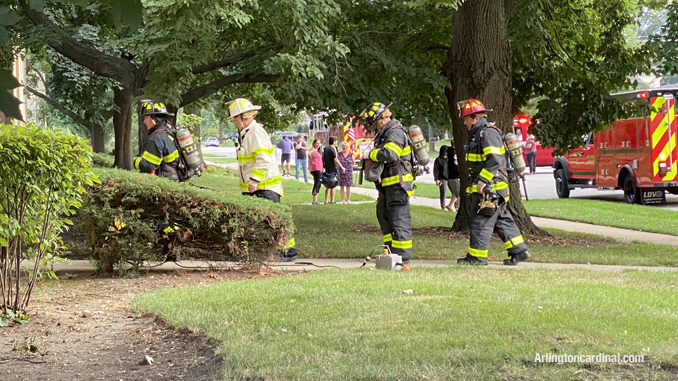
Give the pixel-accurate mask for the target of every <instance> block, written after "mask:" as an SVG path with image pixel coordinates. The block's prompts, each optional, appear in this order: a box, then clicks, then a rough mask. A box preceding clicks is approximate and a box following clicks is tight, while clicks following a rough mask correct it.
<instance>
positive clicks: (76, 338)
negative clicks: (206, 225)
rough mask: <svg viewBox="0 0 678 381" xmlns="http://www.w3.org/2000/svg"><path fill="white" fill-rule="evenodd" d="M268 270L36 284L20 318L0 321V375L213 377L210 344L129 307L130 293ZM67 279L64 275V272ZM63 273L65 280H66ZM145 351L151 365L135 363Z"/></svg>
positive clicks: (215, 367)
mask: <svg viewBox="0 0 678 381" xmlns="http://www.w3.org/2000/svg"><path fill="white" fill-rule="evenodd" d="M269 275H274V274H271V273H270V272H269V273H265V272H263V271H261V272H220V273H205V272H194V273H188V272H176V273H169V274H146V275H142V276H141V277H140V278H137V279H118V278H77V277H75V276H74V275H68V274H64V275H62V276H61V279H62V280H60V281H48V282H43V283H39V284H38V286H37V291H36V292H34V294H33V298H32V302H31V304H30V308H31V311H29V312H30V313H31V318H30V320H29V322H28V323H27V324H24V325H14V326H11V327H5V328H0V379H1V380H69V381H74V380H135V381H136V380H182V379H185V380H213V379H218V378H219V375H220V373H221V371H222V366H223V359H222V358H221V356H220V355H219V354H218V353H217V351H216V350H217V346H218V344H217V343H216V342H214V341H212V340H210V339H208V338H206V337H205V336H203V335H201V334H196V333H193V332H191V331H188V330H175V329H173V328H172V327H169V326H167V325H166V324H164V323H163V322H161V321H158V320H156V319H155V318H153V317H148V316H142V315H139V314H138V313H136V312H134V311H132V310H130V307H129V300H130V299H131V297H132V296H133V295H134V294H136V293H138V292H145V291H153V290H159V289H162V288H169V287H179V286H185V285H189V284H207V283H212V282H217V281H237V280H244V279H254V278H262V277H265V276H269ZM68 278H71V279H68ZM66 279H68V280H66ZM146 355H148V356H150V357H151V358H152V359H153V360H154V363H153V364H152V365H141V362H142V361H143V360H144V359H145V358H146Z"/></svg>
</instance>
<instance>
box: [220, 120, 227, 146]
mask: <svg viewBox="0 0 678 381" xmlns="http://www.w3.org/2000/svg"><path fill="white" fill-rule="evenodd" d="M224 139H226V131H224V124H223V123H221V121H219V142H223V141H224Z"/></svg>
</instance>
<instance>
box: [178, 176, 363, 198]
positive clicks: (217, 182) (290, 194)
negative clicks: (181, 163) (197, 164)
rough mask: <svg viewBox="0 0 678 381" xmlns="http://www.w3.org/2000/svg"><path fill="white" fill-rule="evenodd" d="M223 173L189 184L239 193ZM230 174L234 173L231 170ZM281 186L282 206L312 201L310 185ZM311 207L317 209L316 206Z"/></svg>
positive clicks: (287, 182)
mask: <svg viewBox="0 0 678 381" xmlns="http://www.w3.org/2000/svg"><path fill="white" fill-rule="evenodd" d="M225 171H226V170H225V169H219V170H217V172H215V173H205V174H203V175H202V176H201V177H198V178H193V179H191V184H194V185H197V186H201V187H205V188H210V189H214V190H217V191H220V192H233V193H241V192H240V187H239V181H238V178H237V177H236V176H233V175H232V174H231V175H230V176H225V175H224V174H223V173H224V172H225ZM231 173H234V172H233V171H232V170H231ZM312 180H313V179H309V181H312ZM282 184H283V192H285V195H284V197H282V199H281V202H282V203H283V204H310V203H311V201H312V200H313V199H312V196H311V189H313V184H312V183H308V184H306V183H303V182H300V181H296V180H283V181H282ZM320 191H321V194H320V196H319V200H320V202H323V201H324V197H325V193H324V192H325V188H324V187H323V188H321V189H320ZM335 200H336V201H339V200H341V196H340V195H339V188H337V191H336V197H335ZM351 200H352V201H369V200H373V199H372V198H371V197H369V196H364V195H360V194H352V195H351ZM309 206H310V205H309ZM313 206H314V207H318V205H313ZM323 206H330V205H323ZM340 206H350V205H340Z"/></svg>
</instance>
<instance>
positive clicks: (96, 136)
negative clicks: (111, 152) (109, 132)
mask: <svg viewBox="0 0 678 381" xmlns="http://www.w3.org/2000/svg"><path fill="white" fill-rule="evenodd" d="M91 135H92V151H94V152H96V153H106V144H105V137H104V128H103V126H94V127H92V131H91Z"/></svg>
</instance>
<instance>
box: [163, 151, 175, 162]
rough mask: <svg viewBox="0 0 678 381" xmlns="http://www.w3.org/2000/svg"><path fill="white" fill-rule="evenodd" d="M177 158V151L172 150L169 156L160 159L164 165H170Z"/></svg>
mask: <svg viewBox="0 0 678 381" xmlns="http://www.w3.org/2000/svg"><path fill="white" fill-rule="evenodd" d="M178 157H179V150H174V152H172V153H171V154H169V155H167V156H165V157H163V158H162V161H164V162H165V163H171V162H173V161H174V160H176V159H177V158H178Z"/></svg>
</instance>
